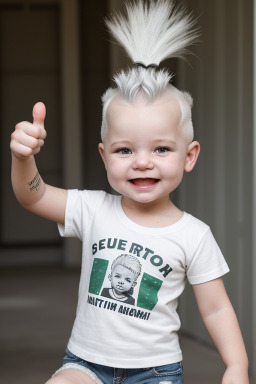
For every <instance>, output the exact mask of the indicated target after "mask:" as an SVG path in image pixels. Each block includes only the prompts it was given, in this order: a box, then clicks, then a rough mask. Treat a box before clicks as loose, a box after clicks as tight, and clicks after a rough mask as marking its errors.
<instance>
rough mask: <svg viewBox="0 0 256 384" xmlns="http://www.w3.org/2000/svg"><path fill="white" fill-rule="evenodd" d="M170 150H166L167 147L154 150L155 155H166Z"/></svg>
mask: <svg viewBox="0 0 256 384" xmlns="http://www.w3.org/2000/svg"><path fill="white" fill-rule="evenodd" d="M169 151H170V149H169V148H167V147H159V148H157V149H156V150H155V152H156V153H159V154H163V153H166V152H169Z"/></svg>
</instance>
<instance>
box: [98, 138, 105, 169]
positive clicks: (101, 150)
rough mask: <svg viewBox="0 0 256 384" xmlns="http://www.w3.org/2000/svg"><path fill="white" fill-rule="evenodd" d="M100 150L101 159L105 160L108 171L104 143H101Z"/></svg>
mask: <svg viewBox="0 0 256 384" xmlns="http://www.w3.org/2000/svg"><path fill="white" fill-rule="evenodd" d="M98 149H99V153H100V156H101V158H102V160H103V163H104V165H105V168H106V169H107V162H106V158H105V152H104V144H103V143H99V145H98Z"/></svg>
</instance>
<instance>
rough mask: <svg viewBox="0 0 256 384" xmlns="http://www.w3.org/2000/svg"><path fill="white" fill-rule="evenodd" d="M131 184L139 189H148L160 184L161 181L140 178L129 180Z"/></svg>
mask: <svg viewBox="0 0 256 384" xmlns="http://www.w3.org/2000/svg"><path fill="white" fill-rule="evenodd" d="M129 181H130V183H132V184H134V185H135V186H136V187H138V188H148V187H152V186H154V185H155V184H156V183H158V181H159V179H152V178H138V179H131V180H129Z"/></svg>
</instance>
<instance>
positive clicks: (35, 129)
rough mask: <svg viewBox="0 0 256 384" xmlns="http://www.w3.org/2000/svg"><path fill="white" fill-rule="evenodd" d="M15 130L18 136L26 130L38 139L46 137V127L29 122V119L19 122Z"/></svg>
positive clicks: (26, 132)
mask: <svg viewBox="0 0 256 384" xmlns="http://www.w3.org/2000/svg"><path fill="white" fill-rule="evenodd" d="M15 132H16V134H17V136H19V135H21V134H22V132H24V133H25V134H27V135H29V136H32V137H35V138H37V139H42V140H44V139H45V138H46V131H45V130H44V128H41V127H40V126H37V125H34V124H32V123H29V122H28V121H22V122H21V123H19V124H17V125H16V127H15Z"/></svg>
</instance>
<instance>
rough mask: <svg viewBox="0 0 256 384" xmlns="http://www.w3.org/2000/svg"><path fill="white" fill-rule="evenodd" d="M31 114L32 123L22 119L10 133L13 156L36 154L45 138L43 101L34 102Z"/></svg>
mask: <svg viewBox="0 0 256 384" xmlns="http://www.w3.org/2000/svg"><path fill="white" fill-rule="evenodd" d="M32 115H33V123H29V122H27V121H23V122H21V123H19V124H17V125H16V127H15V131H14V132H13V133H12V135H11V143H10V148H11V151H12V153H13V155H14V156H15V157H17V158H20V159H26V158H28V157H30V156H32V155H36V154H37V153H38V152H39V151H40V149H41V147H42V146H43V145H44V139H45V138H46V131H45V129H44V120H45V116H46V108H45V105H44V104H43V103H37V104H35V105H34V108H33V112H32Z"/></svg>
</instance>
